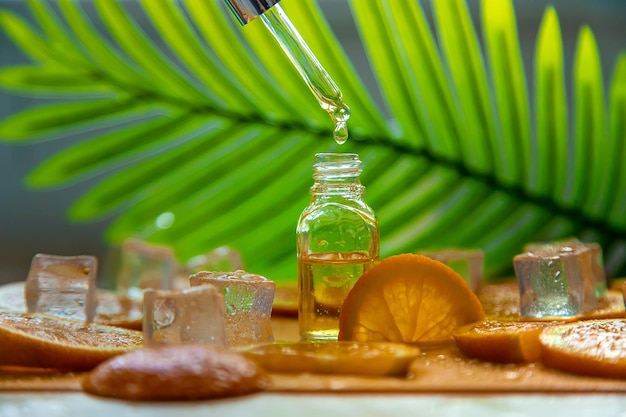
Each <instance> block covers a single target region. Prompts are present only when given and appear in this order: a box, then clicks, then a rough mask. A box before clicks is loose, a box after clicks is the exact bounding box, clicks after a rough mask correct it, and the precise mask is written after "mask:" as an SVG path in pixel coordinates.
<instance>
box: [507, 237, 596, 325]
mask: <svg viewBox="0 0 626 417" xmlns="http://www.w3.org/2000/svg"><path fill="white" fill-rule="evenodd" d="M530 249H531V250H530V251H528V252H526V253H523V254H520V255H517V256H515V257H514V258H513V263H514V266H515V274H516V276H517V281H518V285H519V290H520V313H521V315H522V316H524V317H532V318H542V317H573V316H576V315H578V314H581V313H583V312H585V311H589V310H592V309H594V308H596V306H597V297H596V293H595V288H594V279H593V274H592V271H591V260H590V258H591V253H590V251H589V250H587V249H585V248H582V247H581V248H572V247H561V246H552V245H542V246H536V247H531V248H530Z"/></svg>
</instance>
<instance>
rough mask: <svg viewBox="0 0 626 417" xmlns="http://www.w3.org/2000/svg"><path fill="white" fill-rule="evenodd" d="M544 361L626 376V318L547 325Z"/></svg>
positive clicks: (543, 339)
mask: <svg viewBox="0 0 626 417" xmlns="http://www.w3.org/2000/svg"><path fill="white" fill-rule="evenodd" d="M539 341H540V342H541V349H542V359H541V362H542V363H543V364H544V365H545V366H548V367H550V368H555V369H558V370H561V371H565V372H571V373H575V374H582V375H591V376H601V377H609V378H626V320H624V319H606V320H587V321H579V322H575V323H568V324H561V325H558V326H554V327H550V328H548V329H545V330H544V331H543V332H542V333H541V335H540V336H539Z"/></svg>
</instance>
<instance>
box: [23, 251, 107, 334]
mask: <svg viewBox="0 0 626 417" xmlns="http://www.w3.org/2000/svg"><path fill="white" fill-rule="evenodd" d="M97 270H98V260H97V259H96V258H95V257H94V256H88V255H80V256H58V255H48V254H43V253H38V254H36V255H35V256H34V257H33V260H32V262H31V266H30V270H29V272H28V278H27V279H26V284H25V286H24V297H25V299H26V308H27V310H28V312H31V313H44V314H49V315H53V316H57V317H61V318H65V319H70V320H79V321H85V322H87V323H89V322H92V321H93V319H94V316H95V312H96V294H95V291H96V275H97Z"/></svg>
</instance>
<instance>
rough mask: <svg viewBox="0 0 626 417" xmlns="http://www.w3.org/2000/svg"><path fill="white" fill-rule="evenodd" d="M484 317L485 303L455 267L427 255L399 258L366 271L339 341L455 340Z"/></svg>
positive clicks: (345, 309) (347, 304) (346, 308)
mask: <svg viewBox="0 0 626 417" xmlns="http://www.w3.org/2000/svg"><path fill="white" fill-rule="evenodd" d="M484 318H485V313H484V311H483V307H482V306H481V304H480V301H479V300H478V298H477V297H476V295H475V294H474V292H473V291H472V290H471V289H470V287H469V286H468V285H467V283H466V282H465V281H464V280H463V278H462V277H461V276H460V275H459V274H458V273H456V272H455V271H454V270H452V269H451V268H450V267H448V266H446V265H444V264H443V263H441V262H439V261H435V260H432V259H430V258H428V257H426V256H422V255H415V254H403V255H396V256H392V257H389V258H387V259H385V260H383V261H382V262H379V263H378V264H376V265H375V266H373V267H372V268H371V269H369V270H368V271H367V272H365V273H364V274H363V275H362V276H361V277H360V278H359V280H358V281H357V283H356V284H355V285H354V287H353V288H352V290H351V291H350V292H349V293H348V296H347V297H346V300H345V301H344V304H343V306H342V308H341V315H340V317H339V340H355V341H359V342H404V343H431V342H433V343H434V342H443V341H451V340H452V332H453V331H454V330H455V329H457V328H458V327H460V326H462V325H464V324H468V323H472V322H475V321H478V320H482V319H484Z"/></svg>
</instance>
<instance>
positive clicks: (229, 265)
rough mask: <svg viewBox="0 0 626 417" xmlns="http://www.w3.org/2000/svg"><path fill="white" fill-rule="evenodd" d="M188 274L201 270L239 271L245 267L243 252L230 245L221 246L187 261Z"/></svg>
mask: <svg viewBox="0 0 626 417" xmlns="http://www.w3.org/2000/svg"><path fill="white" fill-rule="evenodd" d="M185 269H186V270H187V275H191V274H196V273H198V272H200V271H237V270H242V269H244V266H243V261H242V260H241V254H240V253H239V252H238V251H236V250H235V249H232V248H230V247H228V246H220V247H219V248H216V249H213V250H212V251H209V252H207V253H205V254H203V255H198V256H194V257H193V258H191V259H189V260H188V261H187V262H186V263H185Z"/></svg>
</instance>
